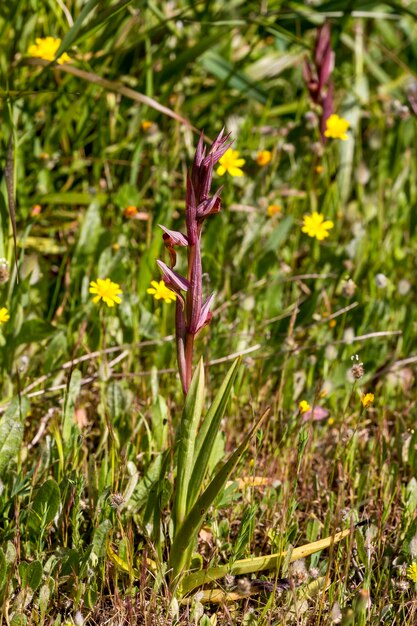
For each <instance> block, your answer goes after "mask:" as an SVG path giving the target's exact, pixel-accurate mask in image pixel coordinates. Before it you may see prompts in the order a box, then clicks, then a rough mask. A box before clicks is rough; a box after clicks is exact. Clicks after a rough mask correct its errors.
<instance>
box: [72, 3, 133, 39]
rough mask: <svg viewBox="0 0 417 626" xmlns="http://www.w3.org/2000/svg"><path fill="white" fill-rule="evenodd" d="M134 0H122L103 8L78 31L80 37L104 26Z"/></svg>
mask: <svg viewBox="0 0 417 626" xmlns="http://www.w3.org/2000/svg"><path fill="white" fill-rule="evenodd" d="M131 2H132V0H120V2H118V3H117V4H114V5H112V6H109V7H107V9H101V8H100V12H99V13H98V15H97V17H93V18H92V19H91V20H90V21H89V22H88V24H86V25H85V26H83V27H82V29H81V30H80V32H79V33H78V39H81V38H82V37H85V35H87V34H88V33H91V32H92V31H93V30H96V29H97V28H100V27H101V26H104V24H106V22H109V21H110V20H111V19H112V18H113V17H114V16H115V15H116V14H117V13H119V12H120V11H122V10H123V9H124V8H125V7H127V5H128V4H130V3H131Z"/></svg>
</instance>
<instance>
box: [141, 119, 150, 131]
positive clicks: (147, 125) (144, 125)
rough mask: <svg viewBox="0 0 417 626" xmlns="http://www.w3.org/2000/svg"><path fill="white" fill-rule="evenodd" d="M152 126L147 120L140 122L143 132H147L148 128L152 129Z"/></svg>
mask: <svg viewBox="0 0 417 626" xmlns="http://www.w3.org/2000/svg"><path fill="white" fill-rule="evenodd" d="M152 126H153V122H150V121H149V120H143V122H141V125H140V127H141V129H142V130H144V131H145V132H146V131H147V130H149V129H150V128H152Z"/></svg>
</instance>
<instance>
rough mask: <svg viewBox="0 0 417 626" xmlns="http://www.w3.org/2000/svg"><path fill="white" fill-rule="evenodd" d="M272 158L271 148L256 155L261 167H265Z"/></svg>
mask: <svg viewBox="0 0 417 626" xmlns="http://www.w3.org/2000/svg"><path fill="white" fill-rule="evenodd" d="M271 159H272V152H270V151H269V150H261V151H260V152H258V154H257V155H256V162H257V164H258V165H260V167H265V165H268V163H270V161H271Z"/></svg>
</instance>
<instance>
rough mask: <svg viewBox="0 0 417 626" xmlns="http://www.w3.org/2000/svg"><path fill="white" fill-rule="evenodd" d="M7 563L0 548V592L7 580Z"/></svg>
mask: <svg viewBox="0 0 417 626" xmlns="http://www.w3.org/2000/svg"><path fill="white" fill-rule="evenodd" d="M6 574H7V563H6V557H5V556H4V552H3V550H2V549H1V548H0V591H1V590H2V589H3V587H4V584H5V582H6V580H7V578H6Z"/></svg>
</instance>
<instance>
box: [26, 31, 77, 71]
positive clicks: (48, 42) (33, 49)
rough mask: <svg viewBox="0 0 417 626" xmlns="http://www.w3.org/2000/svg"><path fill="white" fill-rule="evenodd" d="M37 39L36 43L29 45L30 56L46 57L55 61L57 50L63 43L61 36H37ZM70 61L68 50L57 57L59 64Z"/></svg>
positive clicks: (47, 59) (46, 59)
mask: <svg viewBox="0 0 417 626" xmlns="http://www.w3.org/2000/svg"><path fill="white" fill-rule="evenodd" d="M35 41H36V43H34V44H32V45H31V46H29V49H28V54H29V56H31V57H38V58H40V59H45V61H54V60H55V55H56V53H57V50H58V48H59V46H60V45H61V39H60V38H59V37H36V39H35ZM69 61H71V59H70V57H69V56H68V54H67V53H66V52H64V54H61V56H60V57H59V59H57V63H58V64H59V65H62V63H68V62H69Z"/></svg>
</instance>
